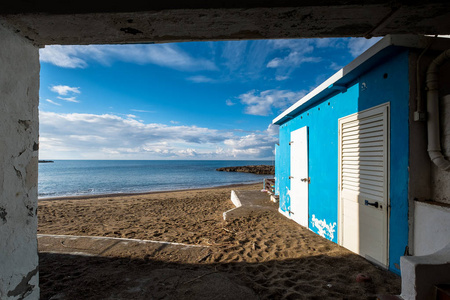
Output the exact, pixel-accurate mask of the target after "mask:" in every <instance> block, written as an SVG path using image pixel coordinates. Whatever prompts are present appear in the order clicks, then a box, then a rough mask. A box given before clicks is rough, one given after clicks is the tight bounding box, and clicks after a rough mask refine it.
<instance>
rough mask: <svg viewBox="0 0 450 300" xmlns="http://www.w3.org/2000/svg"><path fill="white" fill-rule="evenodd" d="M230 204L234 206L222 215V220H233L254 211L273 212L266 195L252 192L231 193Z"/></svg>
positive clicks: (268, 197) (272, 205)
mask: <svg viewBox="0 0 450 300" xmlns="http://www.w3.org/2000/svg"><path fill="white" fill-rule="evenodd" d="M230 199H231V202H233V204H234V205H235V206H236V207H235V208H232V209H230V210H227V211H226V212H224V213H223V219H224V220H225V221H229V220H232V219H235V218H240V217H244V216H248V215H251V214H252V213H254V212H256V211H264V210H275V211H276V207H275V206H274V203H273V202H271V200H270V196H269V194H267V193H264V192H261V191H259V190H254V191H234V190H233V191H231V197H230Z"/></svg>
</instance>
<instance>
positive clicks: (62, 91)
mask: <svg viewBox="0 0 450 300" xmlns="http://www.w3.org/2000/svg"><path fill="white" fill-rule="evenodd" d="M50 90H51V91H52V92H55V93H57V94H58V95H61V96H66V95H67V94H69V93H75V94H80V93H81V92H80V88H79V87H70V86H68V85H54V86H52V87H50Z"/></svg>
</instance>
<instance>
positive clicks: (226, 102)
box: [225, 99, 236, 106]
mask: <svg viewBox="0 0 450 300" xmlns="http://www.w3.org/2000/svg"><path fill="white" fill-rule="evenodd" d="M225 104H226V105H228V106H233V105H235V104H236V103H234V102H233V101H231V100H230V99H227V101H225Z"/></svg>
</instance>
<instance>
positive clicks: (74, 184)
mask: <svg viewBox="0 0 450 300" xmlns="http://www.w3.org/2000/svg"><path fill="white" fill-rule="evenodd" d="M52 161H53V162H52V163H39V180H38V198H39V199H44V198H55V197H68V196H89V195H93V196H94V195H102V194H128V193H145V192H158V191H175V190H184V189H197V188H209V187H219V186H227V185H234V184H250V183H259V182H261V187H262V181H263V179H264V178H273V175H257V174H251V173H238V172H219V171H216V169H217V168H222V167H232V166H246V165H273V164H274V163H273V160H272V161H266V160H52Z"/></svg>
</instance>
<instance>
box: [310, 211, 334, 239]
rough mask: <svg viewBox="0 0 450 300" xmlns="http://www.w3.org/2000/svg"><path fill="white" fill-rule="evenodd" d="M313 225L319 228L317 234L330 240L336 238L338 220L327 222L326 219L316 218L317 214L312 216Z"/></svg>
mask: <svg viewBox="0 0 450 300" xmlns="http://www.w3.org/2000/svg"><path fill="white" fill-rule="evenodd" d="M311 226H312V227H316V228H317V230H318V231H317V234H319V235H320V236H321V237H324V238H327V239H329V240H333V239H334V233H335V232H336V229H334V228H335V227H336V222H333V223H329V224H327V221H326V220H325V219H323V220H319V219H317V218H316V215H312V218H311Z"/></svg>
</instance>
